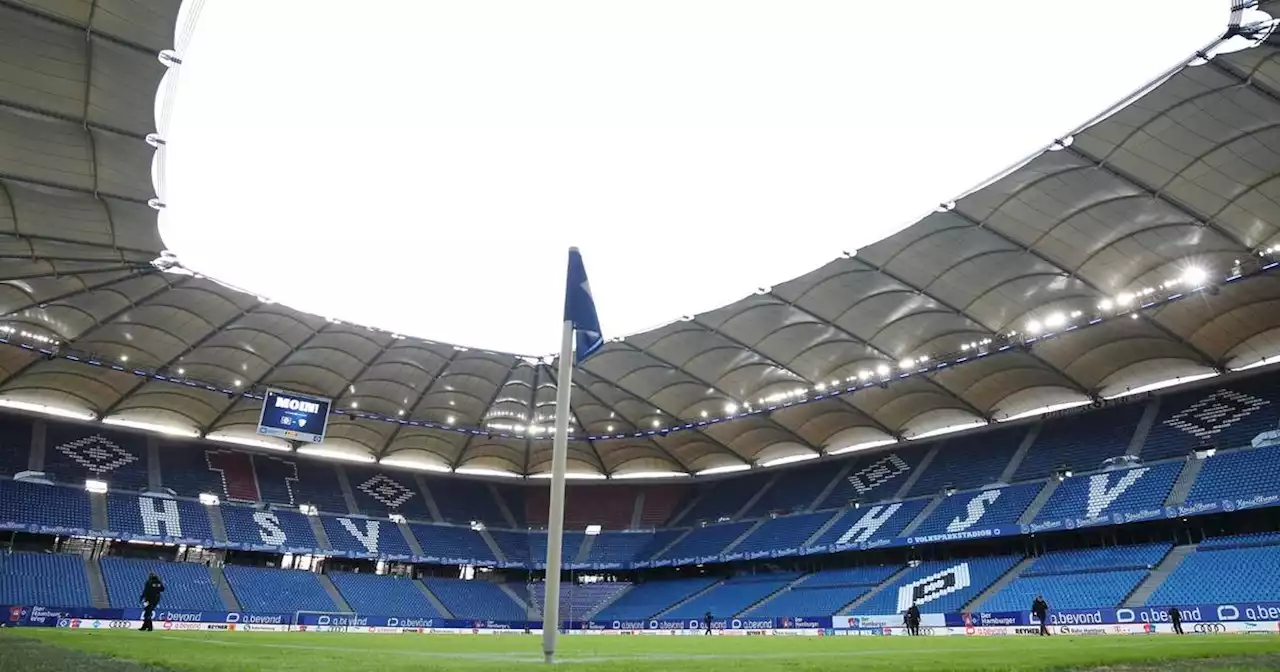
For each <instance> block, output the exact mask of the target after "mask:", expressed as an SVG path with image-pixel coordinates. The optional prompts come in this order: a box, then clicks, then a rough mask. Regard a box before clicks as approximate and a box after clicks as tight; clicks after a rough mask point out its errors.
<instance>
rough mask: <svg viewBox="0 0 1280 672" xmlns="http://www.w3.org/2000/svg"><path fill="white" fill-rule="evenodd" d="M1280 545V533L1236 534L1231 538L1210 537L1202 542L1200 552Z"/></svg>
mask: <svg viewBox="0 0 1280 672" xmlns="http://www.w3.org/2000/svg"><path fill="white" fill-rule="evenodd" d="M1277 545H1280V532H1260V533H1257V534H1234V535H1231V536H1229V537H1210V538H1208V539H1205V540H1204V541H1202V542H1200V545H1199V547H1198V548H1199V549H1200V550H1202V551H1203V550H1211V549H1215V548H1248V547H1250V546H1277Z"/></svg>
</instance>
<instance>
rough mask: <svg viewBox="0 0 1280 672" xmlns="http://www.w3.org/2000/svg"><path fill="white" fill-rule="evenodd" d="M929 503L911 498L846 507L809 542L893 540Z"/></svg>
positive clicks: (822, 543)
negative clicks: (827, 526)
mask: <svg viewBox="0 0 1280 672" xmlns="http://www.w3.org/2000/svg"><path fill="white" fill-rule="evenodd" d="M928 504H929V500H927V499H913V500H910V501H906V502H892V503H886V504H875V505H872V506H863V507H859V508H856V509H845V510H844V511H843V512H842V513H841V514H839V515H840V517H839V518H837V519H836V521H835V522H834V523H832V524H831V527H829V528H827V531H826V532H823V533H822V536H820V537H818V538H817V539H816V540H814V542H813V544H811V545H812V546H830V545H835V544H853V543H858V542H874V541H876V540H878V539H892V538H893V537H896V536H898V535H899V534H901V533H902V530H903V529H904V528H906V526H907V525H909V524H910V523H911V521H913V520H915V518H916V516H918V515H920V512H921V511H923V510H924V507H925V506H928Z"/></svg>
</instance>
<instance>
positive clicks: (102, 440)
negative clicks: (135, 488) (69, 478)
mask: <svg viewBox="0 0 1280 672" xmlns="http://www.w3.org/2000/svg"><path fill="white" fill-rule="evenodd" d="M57 450H58V452H60V453H62V454H63V455H66V456H67V457H69V458H71V459H72V460H75V462H76V463H77V464H79V465H80V466H82V467H84V468H85V469H87V470H89V471H91V472H93V473H94V474H97V475H99V476H101V475H103V474H107V473H110V472H113V471H115V470H116V469H119V468H120V467H123V466H124V465H126V464H129V463H130V462H137V461H138V456H137V455H134V454H133V453H130V452H129V451H127V450H125V449H124V448H121V447H120V446H117V445H116V444H115V443H114V442H112V441H110V440H109V439H107V438H106V437H104V436H99V435H96V434H95V435H94V436H86V437H85V438H83V439H76V440H75V441H68V442H67V443H64V444H62V445H60V446H58V447H57Z"/></svg>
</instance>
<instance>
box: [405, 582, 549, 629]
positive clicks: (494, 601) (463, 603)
mask: <svg viewBox="0 0 1280 672" xmlns="http://www.w3.org/2000/svg"><path fill="white" fill-rule="evenodd" d="M422 582H423V583H424V584H426V586H427V588H429V589H431V593H432V594H433V595H435V596H436V597H437V598H439V600H440V602H441V604H443V605H444V606H445V608H446V609H448V610H449V611H450V612H451V613H452V614H453V615H454V616H455V617H457V618H472V619H474V618H485V619H495V620H509V621H523V620H527V619H528V617H529V615H528V614H527V613H526V611H525V609H524V608H522V607H521V606H520V605H519V604H518V603H516V601H515V600H513V599H511V596H510V595H508V594H507V593H506V592H505V591H503V590H502V588H501V587H500V586H499V585H498V584H496V583H493V582H490V581H480V580H476V581H463V580H461V579H437V578H429V579H423V580H422Z"/></svg>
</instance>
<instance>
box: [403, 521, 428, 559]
mask: <svg viewBox="0 0 1280 672" xmlns="http://www.w3.org/2000/svg"><path fill="white" fill-rule="evenodd" d="M396 528H398V529H399V530H400V534H402V535H404V541H405V543H406V544H409V550H410V551H412V552H413V554H414V555H418V556H422V555H426V553H423V552H422V544H419V543H418V539H417V537H414V536H413V531H412V530H410V529H409V524H408V523H396Z"/></svg>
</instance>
